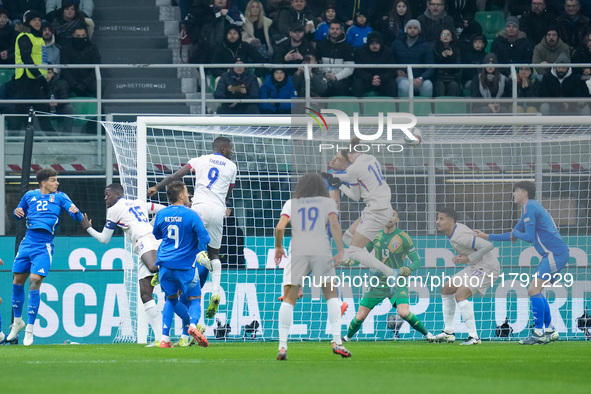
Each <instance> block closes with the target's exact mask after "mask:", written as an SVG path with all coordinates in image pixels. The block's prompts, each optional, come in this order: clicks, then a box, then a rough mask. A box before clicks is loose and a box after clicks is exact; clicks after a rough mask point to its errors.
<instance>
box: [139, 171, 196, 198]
mask: <svg viewBox="0 0 591 394" xmlns="http://www.w3.org/2000/svg"><path fill="white" fill-rule="evenodd" d="M190 172H191V167H189V166H188V165H187V164H185V165H184V166H182V167H181V168H180V169H179V170H178V171H177V172H175V173H173V174H170V175H168V176H167V177H166V178H164V179H163V180H162V181H161V182H160V183H158V184H157V185H156V186H152V187H151V188H149V189H148V197H152V196H153V195H154V194H156V193H158V190H160V189H162V188H164V187H166V186H167V185H168V184H169V183H170V182H172V181H176V180H179V179H182V178H183V177H184V176H185V175H187V174H189V173H190Z"/></svg>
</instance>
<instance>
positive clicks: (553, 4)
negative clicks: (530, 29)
mask: <svg viewBox="0 0 591 394" xmlns="http://www.w3.org/2000/svg"><path fill="white" fill-rule="evenodd" d="M564 2H565V0H547V1H546V6H547V7H546V8H547V9H548V11H550V12H551V13H552V14H554V15H556V16H559V15H562V13H563V12H564Z"/></svg>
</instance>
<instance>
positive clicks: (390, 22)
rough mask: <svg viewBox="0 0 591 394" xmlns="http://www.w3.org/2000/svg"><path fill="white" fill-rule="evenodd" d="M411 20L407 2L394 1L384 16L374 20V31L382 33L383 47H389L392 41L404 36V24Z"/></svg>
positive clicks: (402, 0) (405, 0)
mask: <svg viewBox="0 0 591 394" xmlns="http://www.w3.org/2000/svg"><path fill="white" fill-rule="evenodd" d="M411 19H412V13H411V10H410V7H409V5H408V0H396V1H394V2H393V3H392V8H390V9H389V10H388V11H387V13H386V14H385V15H383V16H382V17H381V18H378V19H376V26H375V29H374V30H377V31H379V32H380V33H382V37H384V45H385V46H388V47H389V46H391V45H392V43H393V42H394V41H396V40H397V39H398V37H400V36H401V35H402V34H404V26H405V25H406V22H408V21H409V20H411Z"/></svg>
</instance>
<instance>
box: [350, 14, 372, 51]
mask: <svg viewBox="0 0 591 394" xmlns="http://www.w3.org/2000/svg"><path fill="white" fill-rule="evenodd" d="M365 14H366V11H365V10H363V9H361V10H359V11H357V14H356V15H355V21H354V23H353V26H351V27H349V30H347V42H348V43H349V44H351V46H352V47H353V48H359V47H360V46H362V45H364V44H365V43H366V41H367V35H368V34H369V33H371V32H372V31H373V29H372V28H371V26H369V25H368V21H367V16H366V15H365Z"/></svg>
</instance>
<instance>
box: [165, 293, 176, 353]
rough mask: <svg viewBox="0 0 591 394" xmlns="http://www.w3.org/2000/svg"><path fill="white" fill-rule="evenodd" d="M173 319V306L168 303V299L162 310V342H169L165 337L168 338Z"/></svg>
mask: <svg viewBox="0 0 591 394" xmlns="http://www.w3.org/2000/svg"><path fill="white" fill-rule="evenodd" d="M173 317H174V305H173V304H172V302H170V298H166V302H165V303H164V308H162V340H163V341H164V342H170V338H168V340H166V339H165V337H169V336H170V326H172V318H173Z"/></svg>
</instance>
